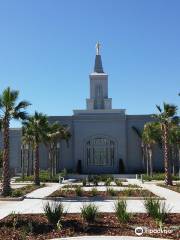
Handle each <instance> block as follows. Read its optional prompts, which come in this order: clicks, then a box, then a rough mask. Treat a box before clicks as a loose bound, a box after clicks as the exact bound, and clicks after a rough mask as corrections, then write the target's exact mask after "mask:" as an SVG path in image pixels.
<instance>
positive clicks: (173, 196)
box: [129, 179, 180, 213]
mask: <svg viewBox="0 0 180 240" xmlns="http://www.w3.org/2000/svg"><path fill="white" fill-rule="evenodd" d="M129 182H131V183H132V182H133V183H136V184H138V185H140V186H142V187H143V188H145V189H147V190H149V191H151V192H152V193H154V194H156V195H158V196H159V197H162V198H165V199H166V204H167V206H168V207H169V209H171V211H172V212H177V213H180V193H178V192H175V191H171V190H169V189H167V188H163V187H159V186H157V185H156V184H154V183H151V182H145V183H141V181H139V180H135V179H134V180H132V179H130V180H129Z"/></svg>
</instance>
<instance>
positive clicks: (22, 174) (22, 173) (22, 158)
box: [21, 145, 24, 180]
mask: <svg viewBox="0 0 180 240" xmlns="http://www.w3.org/2000/svg"><path fill="white" fill-rule="evenodd" d="M21 161H22V162H21V163H22V164H21V176H22V179H23V180H24V145H22V146H21Z"/></svg>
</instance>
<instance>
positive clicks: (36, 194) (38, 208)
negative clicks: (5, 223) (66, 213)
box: [0, 183, 59, 219]
mask: <svg viewBox="0 0 180 240" xmlns="http://www.w3.org/2000/svg"><path fill="white" fill-rule="evenodd" d="M58 188H59V184H58V183H50V184H47V186H46V187H43V188H39V189H37V190H35V191H33V192H31V193H29V194H27V195H26V197H27V198H26V199H24V200H23V201H17V202H16V201H13V202H12V201H11V202H10V201H0V219H2V218H4V217H6V216H8V215H9V214H10V213H12V212H16V213H36V212H37V213H39V212H43V200H42V198H44V197H46V196H48V195H49V194H51V193H52V192H54V191H56V190H57V189H58Z"/></svg>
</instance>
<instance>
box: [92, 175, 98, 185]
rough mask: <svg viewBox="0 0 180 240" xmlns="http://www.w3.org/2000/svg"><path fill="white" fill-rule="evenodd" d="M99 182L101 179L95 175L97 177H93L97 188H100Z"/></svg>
mask: <svg viewBox="0 0 180 240" xmlns="http://www.w3.org/2000/svg"><path fill="white" fill-rule="evenodd" d="M99 182H100V177H99V176H96V175H95V176H94V177H93V184H94V185H95V186H98V184H99Z"/></svg>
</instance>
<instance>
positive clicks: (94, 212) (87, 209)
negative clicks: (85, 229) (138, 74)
mask: <svg viewBox="0 0 180 240" xmlns="http://www.w3.org/2000/svg"><path fill="white" fill-rule="evenodd" d="M98 214H99V211H98V207H97V206H96V205H95V204H93V203H90V204H88V205H84V206H83V207H82V208H81V217H82V218H83V220H84V221H86V222H87V223H88V224H89V223H94V222H95V221H96V219H97V217H98Z"/></svg>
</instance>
